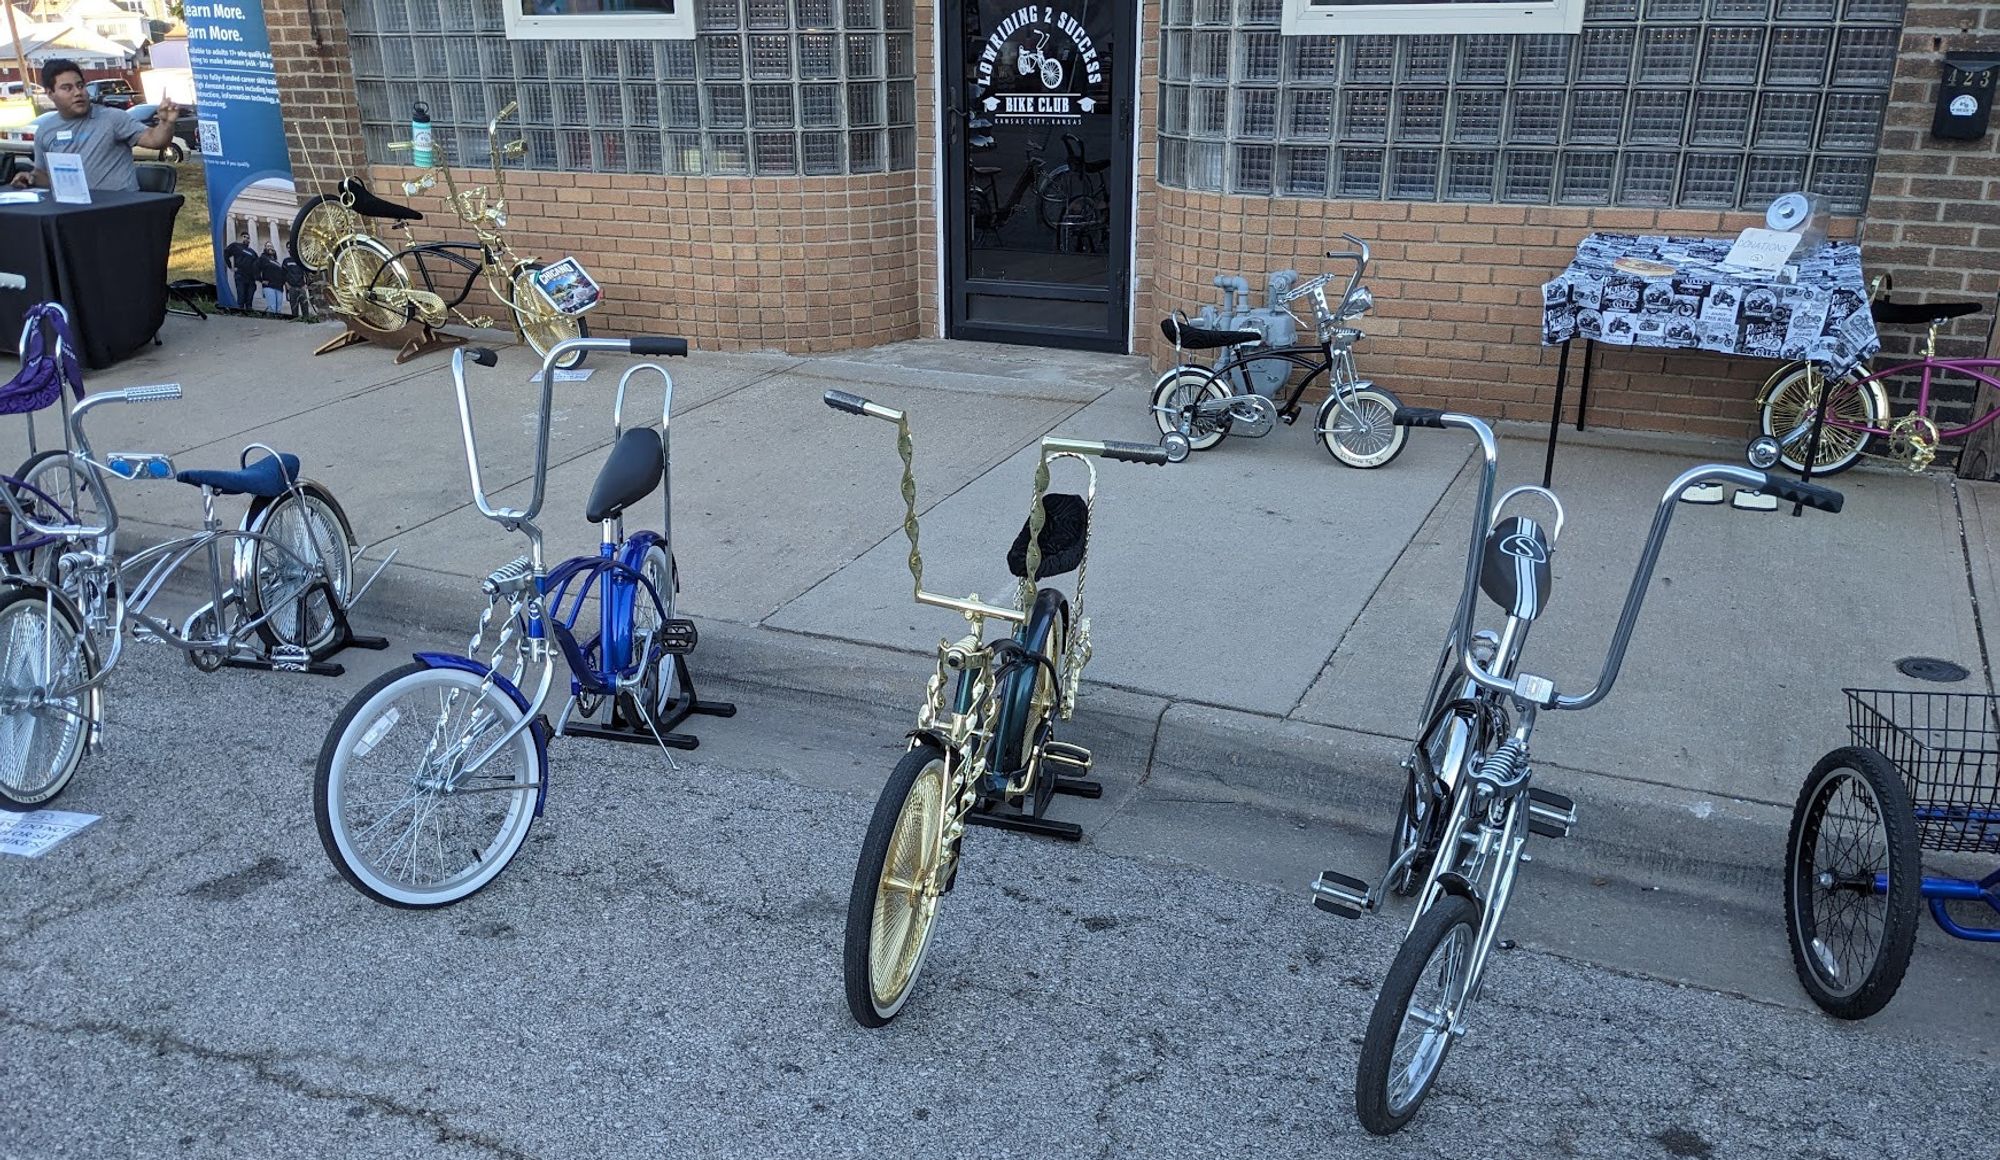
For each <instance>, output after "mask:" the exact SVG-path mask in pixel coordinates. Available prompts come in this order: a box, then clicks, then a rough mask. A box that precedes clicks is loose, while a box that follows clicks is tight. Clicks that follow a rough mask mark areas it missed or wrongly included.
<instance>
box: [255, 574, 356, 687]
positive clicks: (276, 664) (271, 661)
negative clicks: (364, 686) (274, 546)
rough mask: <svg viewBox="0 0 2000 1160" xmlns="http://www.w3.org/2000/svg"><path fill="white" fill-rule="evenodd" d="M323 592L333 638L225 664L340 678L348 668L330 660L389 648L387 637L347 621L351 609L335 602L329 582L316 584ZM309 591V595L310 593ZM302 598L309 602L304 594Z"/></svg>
mask: <svg viewBox="0 0 2000 1160" xmlns="http://www.w3.org/2000/svg"><path fill="white" fill-rule="evenodd" d="M315 586H316V587H320V588H322V589H323V594H324V595H325V596H326V598H327V607H329V608H331V609H333V625H334V632H333V639H332V640H330V641H328V642H327V643H326V644H324V645H321V646H320V647H319V648H317V649H314V650H313V651H311V652H307V651H306V650H305V649H302V648H299V647H298V646H296V645H284V644H281V645H276V646H273V647H272V648H270V649H268V650H266V652H265V654H264V655H263V656H261V657H224V658H223V660H222V664H223V666H224V667H226V668H232V669H257V670H259V671H261V672H267V673H311V674H312V675H313V676H316V677H338V676H343V675H345V674H346V672H347V666H345V665H342V664H339V663H336V662H333V661H329V660H328V659H327V658H328V657H331V656H334V655H336V654H338V653H343V652H346V651H347V650H348V649H351V648H365V649H369V650H371V651H376V652H379V651H381V650H382V649H385V648H388V647H389V638H388V637H386V636H362V635H361V634H360V633H358V632H355V631H354V622H353V621H350V620H348V619H347V610H346V609H344V608H342V607H341V606H340V603H339V602H338V601H336V600H334V599H333V594H332V591H331V589H330V588H326V581H324V580H321V581H318V582H317V584H316V585H315ZM310 591H311V589H308V590H307V592H310ZM299 599H301V600H303V599H305V595H304V594H301V595H300V597H299Z"/></svg>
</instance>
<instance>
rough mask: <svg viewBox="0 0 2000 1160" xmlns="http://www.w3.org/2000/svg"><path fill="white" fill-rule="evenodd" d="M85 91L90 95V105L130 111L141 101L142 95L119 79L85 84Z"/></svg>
mask: <svg viewBox="0 0 2000 1160" xmlns="http://www.w3.org/2000/svg"><path fill="white" fill-rule="evenodd" d="M83 90H84V91H85V92H87V93H89V94H90V103H91V104H93V105H104V106H107V107H109V108H113V109H129V108H131V107H132V105H133V103H134V102H136V101H138V100H139V99H140V96H141V94H140V93H138V92H136V91H134V89H133V88H132V86H131V85H130V84H127V83H126V82H124V81H121V80H118V79H117V78H115V77H114V78H111V79H108V80H101V81H88V82H85V84H84V86H83Z"/></svg>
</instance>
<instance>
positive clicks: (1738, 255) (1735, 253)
mask: <svg viewBox="0 0 2000 1160" xmlns="http://www.w3.org/2000/svg"><path fill="white" fill-rule="evenodd" d="M1798 248H1799V235H1797V234H1795V233H1792V232H1791V231H1789V230H1765V229H1759V228H1757V227H1756V226H1752V227H1750V228H1749V229H1747V230H1744V231H1743V233H1742V234H1741V235H1740V236H1739V237H1738V238H1737V239H1736V244H1735V245H1733V246H1731V247H1729V256H1728V257H1726V258H1724V259H1723V260H1722V261H1723V264H1724V265H1728V266H1735V267H1737V268H1738V269H1742V270H1756V271H1758V272H1759V273H1763V274H1776V273H1777V272H1778V271H1780V270H1782V269H1784V268H1785V263H1786V262H1788V261H1790V260H1791V257H1792V251H1793V250H1796V249H1798Z"/></svg>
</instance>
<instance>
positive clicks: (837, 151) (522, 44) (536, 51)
mask: <svg viewBox="0 0 2000 1160" xmlns="http://www.w3.org/2000/svg"><path fill="white" fill-rule="evenodd" d="M506 2H507V0H501V3H503V4H504V3H506ZM676 2H677V3H679V4H681V5H682V6H683V8H684V9H685V10H686V11H687V12H690V13H691V14H692V18H693V24H694V39H692V40H664V41H662V40H576V39H565V40H540V41H537V40H512V41H510V40H509V39H508V38H507V34H506V31H505V29H504V27H503V24H502V22H501V21H500V19H499V14H500V12H501V11H502V9H501V8H498V7H495V6H494V5H493V4H491V3H488V2H486V0H479V2H474V3H467V2H466V0H445V2H444V3H442V4H438V3H415V4H412V3H406V2H405V0H344V5H345V8H346V11H347V20H348V27H349V30H350V37H349V43H350V46H351V54H352V59H353V63H354V74H355V96H356V99H357V104H358V106H359V109H360V113H361V123H362V137H363V139H364V141H365V142H366V145H367V154H368V159H369V160H370V161H372V162H381V163H392V162H394V161H396V160H398V159H399V158H398V155H396V154H392V153H391V152H390V151H389V148H388V145H389V142H391V141H400V140H404V139H406V138H407V137H408V136H409V115H410V106H411V104H413V103H414V102H415V101H418V100H422V101H425V102H427V103H428V104H429V105H430V109H431V115H432V118H433V123H434V124H435V126H436V133H437V136H438V140H439V142H440V144H442V145H444V146H445V147H446V148H447V149H448V150H449V156H450V157H451V160H452V161H453V162H454V163H455V164H458V165H466V166H483V165H485V164H486V163H487V157H486V121H487V119H488V118H489V117H491V116H492V115H493V114H494V113H497V112H499V110H500V108H501V106H503V105H505V104H506V103H507V102H508V101H518V102H519V104H520V112H519V114H518V115H517V116H516V117H515V118H514V119H513V120H512V121H510V122H509V123H508V127H503V130H502V132H503V133H506V134H508V135H509V136H519V137H522V138H525V139H526V141H527V146H528V148H527V158H526V161H527V165H528V166H529V167H530V168H533V169H543V170H558V171H563V172H596V173H657V174H676V175H690V176H693V175H704V174H705V175H713V176H751V175H757V176H763V175H785V176H791V175H797V174H805V175H809V176H821V175H837V174H844V173H879V172H882V171H884V170H898V169H902V170H907V169H911V168H913V167H914V166H915V164H916V108H917V100H916V75H915V56H914V52H913V38H912V34H911V32H910V31H909V29H910V27H911V23H912V18H913V17H912V8H911V5H910V3H909V0H676ZM489 10H490V11H489ZM413 13H415V14H418V16H417V19H418V21H419V25H420V27H421V29H422V30H423V31H424V32H426V33H427V35H420V36H412V35H410V32H411V31H412V27H413V26H412V14H413ZM425 22H427V23H425ZM1231 35H1232V34H1231V33H1229V32H1224V33H1223V40H1222V50H1223V52H1224V53H1225V54H1226V53H1228V52H1230V51H1231V40H1230V36H1231ZM1244 51H1247V49H1246V50H1244ZM1252 55H1254V56H1255V59H1256V62H1257V63H1258V65H1259V67H1261V68H1263V69H1264V70H1265V71H1266V72H1267V73H1269V74H1270V80H1271V81H1273V82H1275V81H1276V80H1277V69H1278V63H1277V62H1278V61H1279V60H1280V59H1283V58H1284V56H1285V49H1284V47H1283V46H1282V45H1280V44H1278V43H1277V41H1276V37H1275V34H1274V36H1273V39H1272V42H1271V43H1270V45H1269V46H1268V47H1265V48H1261V49H1260V50H1259V52H1258V53H1256V54H1252ZM1293 59H1296V58H1293ZM1267 61H1268V63H1266V62H1267ZM1227 64H1228V62H1227V59H1226V58H1225V68H1224V71H1223V76H1222V77H1221V78H1219V79H1220V80H1225V81H1226V80H1227V79H1228V77H1229V75H1230V70H1229V69H1228V67H1227ZM1180 71H1181V73H1182V74H1183V75H1185V73H1186V71H1187V65H1186V62H1185V61H1183V62H1182V65H1181V69H1180ZM1213 91H1214V92H1215V93H1216V94H1217V95H1218V96H1219V97H1220V98H1221V99H1222V102H1223V107H1224V108H1225V109H1226V108H1227V107H1228V101H1229V98H1230V96H1231V90H1230V89H1229V88H1226V87H1224V88H1217V89H1215V90H1213ZM1270 91H1271V92H1273V93H1274V94H1275V90H1270ZM1183 94H1185V90H1183ZM1327 97H1328V100H1329V101H1331V99H1332V93H1331V90H1328V92H1327ZM1182 107H1183V108H1185V107H1186V101H1185V96H1183V102H1182ZM1269 116H1270V117H1271V118H1272V119H1274V120H1275V118H1276V112H1275V110H1273V111H1271V112H1270V114H1269ZM1179 131H1182V132H1185V131H1186V129H1185V127H1184V126H1183V127H1182V128H1181V129H1180V130H1179ZM1272 134H1273V131H1267V132H1266V133H1265V136H1267V137H1269V136H1271V135H1272ZM1330 135H1331V133H1330V127H1329V130H1328V131H1326V132H1322V133H1321V135H1320V136H1321V139H1322V140H1323V141H1324V140H1326V139H1327V138H1328V137H1330ZM1182 156H1183V157H1184V156H1185V154H1184V153H1183V154H1182ZM1270 168H1271V167H1270V164H1269V161H1268V159H1267V160H1266V161H1265V164H1264V173H1265V174H1266V175H1267V176H1266V177H1265V184H1266V186H1267V187H1268V186H1269V185H1270V180H1269V177H1268V174H1269V172H1270ZM1300 188H1303V186H1301V187H1300ZM1322 192H1324V191H1323V190H1322Z"/></svg>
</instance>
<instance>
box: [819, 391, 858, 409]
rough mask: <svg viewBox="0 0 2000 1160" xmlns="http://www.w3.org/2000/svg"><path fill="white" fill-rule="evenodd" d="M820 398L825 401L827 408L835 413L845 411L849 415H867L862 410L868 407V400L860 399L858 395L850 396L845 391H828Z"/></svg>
mask: <svg viewBox="0 0 2000 1160" xmlns="http://www.w3.org/2000/svg"><path fill="white" fill-rule="evenodd" d="M822 398H824V399H825V400H826V405H827V406H829V407H832V408H833V409H834V410H836V411H845V412H847V413H848V414H850V415H866V414H867V413H868V412H867V411H866V410H865V409H864V408H866V407H867V406H868V400H866V399H864V398H862V397H861V396H860V395H850V394H848V393H847V392H846V391H828V392H827V393H826V394H825V395H824V396H822Z"/></svg>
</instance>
